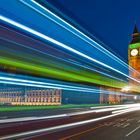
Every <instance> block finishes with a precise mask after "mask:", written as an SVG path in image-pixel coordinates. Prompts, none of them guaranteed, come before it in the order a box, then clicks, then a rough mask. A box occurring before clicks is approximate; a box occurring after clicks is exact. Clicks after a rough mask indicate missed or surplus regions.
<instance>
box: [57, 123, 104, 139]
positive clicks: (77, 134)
mask: <svg viewBox="0 0 140 140" xmlns="http://www.w3.org/2000/svg"><path fill="white" fill-rule="evenodd" d="M103 126H105V125H102V124H101V125H99V126H97V127H94V128H91V129H88V130H85V131H82V132H79V133H76V134H73V135H69V136H66V137H63V138H60V139H59V140H66V139H69V138H72V137H76V136H79V135H82V134H84V133H87V132H90V131H94V130H96V129H98V128H101V127H103Z"/></svg>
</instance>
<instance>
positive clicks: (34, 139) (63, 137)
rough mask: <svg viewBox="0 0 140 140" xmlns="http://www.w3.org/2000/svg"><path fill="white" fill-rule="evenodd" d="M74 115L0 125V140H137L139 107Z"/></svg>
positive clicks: (100, 109) (103, 109) (100, 110)
mask: <svg viewBox="0 0 140 140" xmlns="http://www.w3.org/2000/svg"><path fill="white" fill-rule="evenodd" d="M136 108H138V109H137V110H135V111H134V109H136ZM132 110H133V111H132ZM114 111H120V112H115V113H113V112H114ZM126 111H127V113H126ZM122 112H123V114H122ZM75 113H76V112H74V113H72V114H66V115H64V116H61V117H56V118H49V119H46V118H43V119H42V118H41V119H39V120H38V119H37V120H36V119H35V120H28V121H19V122H18V121H17V122H10V123H1V124H0V140H15V139H16V140H21V139H22V140H140V104H139V105H137V107H135V106H134V107H131V108H130V107H129V108H126V107H125V108H124V107H113V108H109V107H108V108H99V109H91V110H89V109H88V110H87V111H86V112H85V111H84V112H83V111H82V112H81V110H79V112H78V110H77V113H81V114H75Z"/></svg>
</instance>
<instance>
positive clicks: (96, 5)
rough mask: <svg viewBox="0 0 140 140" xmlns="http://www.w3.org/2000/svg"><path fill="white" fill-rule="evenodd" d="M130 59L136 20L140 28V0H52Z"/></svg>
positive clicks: (51, 0) (51, 1)
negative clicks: (128, 53) (128, 50)
mask: <svg viewBox="0 0 140 140" xmlns="http://www.w3.org/2000/svg"><path fill="white" fill-rule="evenodd" d="M48 1H49V2H50V3H51V4H52V5H53V6H55V7H56V8H57V9H59V10H60V11H61V12H63V13H64V14H65V15H67V16H68V17H70V18H71V19H73V20H74V21H75V22H77V23H78V24H79V25H81V26H82V27H83V28H85V29H86V30H88V31H89V32H90V33H91V34H93V35H94V36H96V37H97V38H98V39H99V40H101V41H103V42H104V43H105V44H106V45H108V47H109V48H111V50H113V51H114V52H115V53H117V54H118V55H120V56H121V57H123V58H124V59H125V61H126V62H127V49H128V43H129V42H130V39H131V34H132V31H133V28H134V24H135V22H136V23H137V26H138V28H139V29H140V0H116V1H115V0H55V1H54V0H48Z"/></svg>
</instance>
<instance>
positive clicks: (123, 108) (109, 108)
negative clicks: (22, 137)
mask: <svg viewBox="0 0 140 140" xmlns="http://www.w3.org/2000/svg"><path fill="white" fill-rule="evenodd" d="M137 107H140V104H126V105H112V106H99V107H92V108H91V110H87V111H78V112H72V113H66V114H58V115H51V116H42V117H37V116H33V117H22V118H10V119H3V120H0V124H1V123H9V122H22V121H31V120H32V121H33V120H42V119H56V118H63V117H71V116H76V115H84V114H89V113H101V112H109V111H113V112H112V113H113V114H114V113H120V112H124V111H128V110H130V109H131V110H134V108H137ZM114 110H117V111H114Z"/></svg>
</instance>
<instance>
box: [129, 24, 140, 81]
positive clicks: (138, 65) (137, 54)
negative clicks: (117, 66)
mask: <svg viewBox="0 0 140 140" xmlns="http://www.w3.org/2000/svg"><path fill="white" fill-rule="evenodd" d="M128 64H129V66H131V67H132V68H133V69H135V70H134V71H133V70H130V69H129V76H131V77H133V78H136V79H140V74H139V73H140V36H139V32H138V29H137V26H136V25H135V27H134V31H133V34H132V39H131V42H130V43H129V48H128ZM130 83H133V82H132V81H130Z"/></svg>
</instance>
